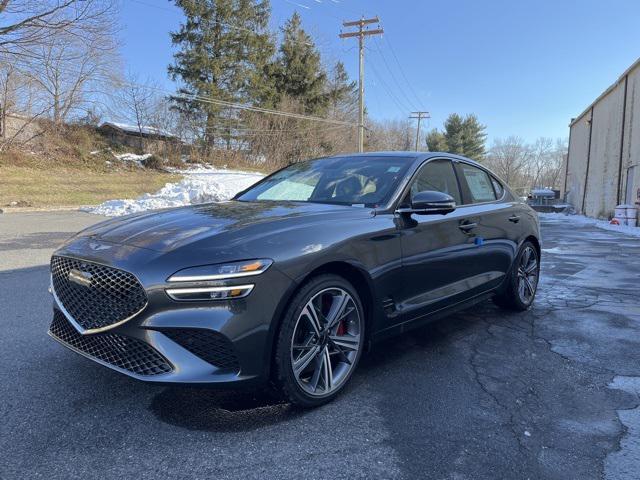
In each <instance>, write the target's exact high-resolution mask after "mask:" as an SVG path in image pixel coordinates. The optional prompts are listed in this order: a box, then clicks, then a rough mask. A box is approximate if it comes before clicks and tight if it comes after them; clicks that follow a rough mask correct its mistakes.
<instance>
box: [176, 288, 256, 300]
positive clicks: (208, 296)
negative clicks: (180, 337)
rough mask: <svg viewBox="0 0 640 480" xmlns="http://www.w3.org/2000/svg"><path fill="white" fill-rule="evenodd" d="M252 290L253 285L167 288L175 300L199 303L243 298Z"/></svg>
mask: <svg viewBox="0 0 640 480" xmlns="http://www.w3.org/2000/svg"><path fill="white" fill-rule="evenodd" d="M251 290H253V285H234V286H232V287H197V288H167V290H166V292H167V295H169V296H170V297H171V298H172V299H173V300H178V301H183V302H184V301H191V302H197V301H203V300H233V299H235V298H243V297H246V296H247V295H249V294H250V293H251Z"/></svg>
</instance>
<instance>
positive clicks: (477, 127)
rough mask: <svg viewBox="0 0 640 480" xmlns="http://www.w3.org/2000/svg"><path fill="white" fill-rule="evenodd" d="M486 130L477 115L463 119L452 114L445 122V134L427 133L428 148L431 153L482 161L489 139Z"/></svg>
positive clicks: (435, 131)
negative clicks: (450, 154)
mask: <svg viewBox="0 0 640 480" xmlns="http://www.w3.org/2000/svg"><path fill="white" fill-rule="evenodd" d="M485 128H486V127H485V126H484V125H482V124H481V123H480V122H479V121H478V118H477V117H476V116H475V115H467V116H466V117H464V118H462V117H461V116H460V115H458V114H457V113H452V114H451V115H449V117H448V118H447V120H446V121H445V122H444V131H443V132H440V131H438V130H437V129H433V130H431V131H430V132H429V133H427V146H428V147H429V151H431V152H449V153H455V154H458V155H463V156H465V157H468V158H471V159H473V160H482V159H483V158H484V155H485V139H486V137H487V135H486V133H485Z"/></svg>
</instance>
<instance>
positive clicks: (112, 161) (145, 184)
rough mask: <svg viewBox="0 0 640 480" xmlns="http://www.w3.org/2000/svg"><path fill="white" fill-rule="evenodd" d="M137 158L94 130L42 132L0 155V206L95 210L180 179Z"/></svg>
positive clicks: (154, 163)
mask: <svg viewBox="0 0 640 480" xmlns="http://www.w3.org/2000/svg"><path fill="white" fill-rule="evenodd" d="M136 153H140V152H132V148H131V147H125V146H124V145H122V144H118V143H114V142H113V141H110V140H109V139H108V138H106V137H105V136H103V135H102V134H101V133H100V132H99V131H98V130H96V129H95V128H93V127H88V126H68V125H65V126H62V127H60V128H59V129H46V130H45V131H44V132H43V133H42V134H41V135H39V136H37V137H36V138H34V139H32V140H30V141H29V142H25V143H23V144H16V145H11V146H6V147H5V149H4V150H3V151H0V207H6V206H22V207H60V206H81V205H96V204H99V203H101V202H103V201H105V200H109V199H113V198H132V197H136V196H138V195H140V194H143V193H146V192H155V191H156V190H158V189H160V188H161V187H162V186H163V185H165V184H166V183H167V182H172V181H176V180H178V179H179V178H180V176H179V175H176V174H171V173H168V172H167V171H165V170H164V168H163V167H164V163H163V162H162V161H161V160H159V159H158V158H157V157H154V156H149V155H144V156H140V155H137V154H136ZM141 160H142V161H141ZM143 163H144V164H146V165H148V166H149V168H147V167H145V166H144V165H143ZM151 167H153V168H151Z"/></svg>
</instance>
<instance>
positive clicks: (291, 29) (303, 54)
mask: <svg viewBox="0 0 640 480" xmlns="http://www.w3.org/2000/svg"><path fill="white" fill-rule="evenodd" d="M269 73H270V75H272V77H273V79H274V84H275V89H276V91H277V92H278V94H279V95H281V96H282V95H286V96H289V97H291V98H293V99H295V100H297V101H298V102H300V103H301V105H302V106H303V107H304V111H305V113H309V114H319V113H322V111H323V110H324V108H325V107H326V105H327V100H328V99H327V95H326V84H327V75H326V73H325V72H324V69H323V67H322V62H321V60H320V53H319V52H318V51H317V50H316V48H315V45H314V43H313V40H312V38H311V37H310V36H309V35H308V34H307V33H306V32H305V31H304V29H303V28H302V25H301V19H300V15H298V13H297V12H294V14H293V15H292V16H291V18H290V19H289V20H287V22H286V23H285V25H284V27H283V28H282V43H281V44H280V49H279V53H278V56H277V58H276V60H275V63H274V65H273V66H272V67H271V70H270V72H269Z"/></svg>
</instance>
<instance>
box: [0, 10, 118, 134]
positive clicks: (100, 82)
mask: <svg viewBox="0 0 640 480" xmlns="http://www.w3.org/2000/svg"><path fill="white" fill-rule="evenodd" d="M116 2H117V0H0V24H1V25H0V65H3V64H6V65H11V66H13V67H15V70H17V71H18V72H19V73H20V75H21V76H22V77H23V78H24V79H26V81H28V82H29V83H30V84H31V85H32V86H33V87H36V88H37V95H36V97H35V98H34V101H33V103H32V105H31V107H32V109H35V111H37V112H43V111H44V112H45V113H46V114H47V115H48V116H49V117H50V118H51V119H52V120H53V121H54V122H55V123H56V124H59V123H61V122H64V121H66V120H68V119H69V118H71V117H73V116H76V115H77V114H79V113H81V112H82V111H83V110H88V109H89V108H93V109H94V110H95V109H96V104H98V103H101V102H102V101H103V100H102V98H101V95H102V94H103V93H104V92H105V91H106V90H108V89H107V88H105V85H106V84H108V83H110V80H111V77H112V75H113V74H112V72H114V71H118V69H117V68H114V67H117V65H118V61H117V42H116V35H115V34H116V9H115V7H116V5H117V3H116ZM23 113H24V114H26V115H29V114H31V113H33V112H31V111H24V112H23Z"/></svg>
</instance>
